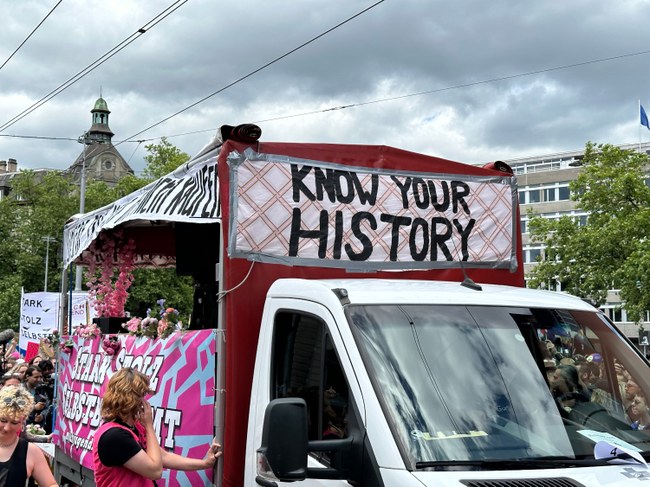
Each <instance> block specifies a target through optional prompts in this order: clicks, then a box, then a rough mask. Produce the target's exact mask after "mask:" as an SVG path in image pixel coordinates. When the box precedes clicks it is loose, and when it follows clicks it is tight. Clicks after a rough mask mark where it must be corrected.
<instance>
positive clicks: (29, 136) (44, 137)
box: [0, 134, 77, 141]
mask: <svg viewBox="0 0 650 487" xmlns="http://www.w3.org/2000/svg"><path fill="white" fill-rule="evenodd" d="M0 137H9V138H14V139H43V140H74V141H76V140H77V137H75V138H72V137H46V136H44V135H10V134H0Z"/></svg>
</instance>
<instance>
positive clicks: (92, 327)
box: [73, 323, 101, 338]
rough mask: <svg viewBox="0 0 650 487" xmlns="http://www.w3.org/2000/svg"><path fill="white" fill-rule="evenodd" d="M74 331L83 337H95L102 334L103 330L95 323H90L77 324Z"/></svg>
mask: <svg viewBox="0 0 650 487" xmlns="http://www.w3.org/2000/svg"><path fill="white" fill-rule="evenodd" d="M73 333H74V334H75V335H78V336H80V337H82V338H95V337H98V336H99V335H101V330H100V329H99V328H98V327H97V325H96V324H95V323H90V324H89V325H77V326H75V329H74V332H73Z"/></svg>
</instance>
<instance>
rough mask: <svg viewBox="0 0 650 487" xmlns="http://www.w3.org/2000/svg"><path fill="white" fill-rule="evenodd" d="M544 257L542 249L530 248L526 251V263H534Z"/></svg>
mask: <svg viewBox="0 0 650 487" xmlns="http://www.w3.org/2000/svg"><path fill="white" fill-rule="evenodd" d="M541 257H542V249H528V250H526V251H525V252H524V262H525V263H526V264H534V263H535V262H538V261H539V259H541Z"/></svg>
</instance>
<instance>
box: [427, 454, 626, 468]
mask: <svg viewBox="0 0 650 487" xmlns="http://www.w3.org/2000/svg"><path fill="white" fill-rule="evenodd" d="M618 458H620V457H611V458H600V459H596V458H593V457H592V458H569V457H538V458H513V459H486V460H440V461H428V462H416V463H415V468H416V469H422V468H445V467H479V468H482V469H486V470H500V469H504V470H518V469H534V468H568V467H592V466H602V465H609V464H610V463H609V462H610V460H613V459H618Z"/></svg>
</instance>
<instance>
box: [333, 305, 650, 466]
mask: <svg viewBox="0 0 650 487" xmlns="http://www.w3.org/2000/svg"><path fill="white" fill-rule="evenodd" d="M346 312H347V314H348V319H349V320H350V323H351V324H352V330H353V334H354V336H355V340H356V341H357V343H358V346H359V349H360V351H361V354H362V357H363V360H364V362H365V364H366V369H367V370H368V372H369V374H370V378H371V380H372V382H373V385H374V387H375V390H376V393H377V396H378V397H379V399H380V401H381V404H382V407H383V409H384V413H385V416H386V417H387V418H388V421H389V424H390V427H391V429H392V432H393V435H394V437H395V439H396V442H397V444H398V447H399V448H400V451H401V453H402V456H403V458H404V460H405V462H406V464H407V465H410V468H411V469H416V468H447V467H449V466H453V465H454V462H458V465H462V464H470V465H474V463H472V461H476V463H475V464H476V465H482V464H483V463H481V462H485V461H488V462H491V461H493V460H494V461H497V462H498V461H503V462H504V464H505V463H507V462H510V461H511V460H527V461H528V460H531V459H540V460H541V459H549V458H555V459H557V458H561V459H575V460H580V459H588V458H592V459H593V458H594V457H593V455H594V446H595V444H596V443H597V442H599V441H608V442H610V443H613V444H614V445H616V446H622V447H624V448H627V449H628V450H632V451H638V452H641V454H644V453H645V452H648V451H650V409H649V406H648V403H647V401H646V397H647V395H646V394H648V393H650V384H649V383H648V378H650V371H649V370H648V367H647V364H646V362H645V361H644V360H643V359H642V358H641V356H640V355H639V354H638V352H637V351H636V350H635V349H634V348H633V346H632V345H631V344H630V343H629V342H628V341H627V340H626V339H625V338H623V337H622V335H621V334H620V333H619V332H618V331H617V330H616V329H615V328H614V327H613V326H611V325H610V323H609V322H608V321H607V319H606V318H605V317H604V316H603V315H602V314H601V313H599V312H597V311H596V310H594V311H593V312H588V311H568V310H558V309H528V308H505V307H488V306H481V307H479V306H476V307H472V306H432V305H376V306H374V305H373V306H360V305H354V306H349V307H348V309H347V311H346Z"/></svg>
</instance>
